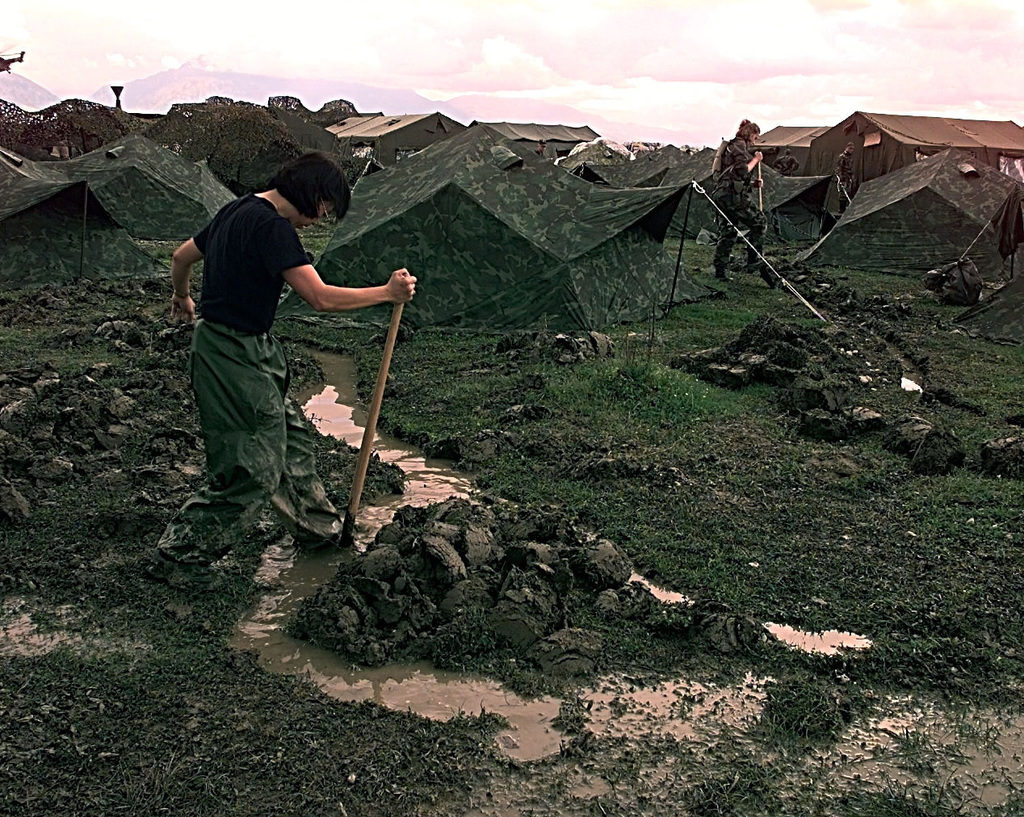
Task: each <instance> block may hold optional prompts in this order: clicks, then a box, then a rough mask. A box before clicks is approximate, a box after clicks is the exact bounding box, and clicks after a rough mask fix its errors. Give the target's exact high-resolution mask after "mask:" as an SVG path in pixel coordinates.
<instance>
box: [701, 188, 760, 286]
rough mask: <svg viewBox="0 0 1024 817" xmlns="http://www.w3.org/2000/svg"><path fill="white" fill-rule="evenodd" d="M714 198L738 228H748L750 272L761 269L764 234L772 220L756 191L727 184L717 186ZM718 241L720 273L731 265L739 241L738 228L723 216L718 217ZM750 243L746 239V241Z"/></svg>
mask: <svg viewBox="0 0 1024 817" xmlns="http://www.w3.org/2000/svg"><path fill="white" fill-rule="evenodd" d="M711 198H712V199H713V200H714V202H715V204H717V205H718V206H719V208H721V210H722V212H723V213H725V216H726V218H728V219H729V221H731V222H732V224H733V226H734V227H735V228H736V229H740V230H747V231H748V232H747V240H748V241H749V242H750V245H746V246H747V272H750V273H756V272H761V270H762V269H763V265H762V263H761V258H760V255H759V254H760V253H763V251H764V234H765V230H766V229H767V227H768V220H767V219H766V218H765V215H764V213H762V212H761V210H760V208H758V206H757V202H756V201H754V197H753V195H751V193H750V192H749V191H748V190H746V189H744V190H742V191H741V190H735V189H732V188H729V187H727V188H724V189H721V190H716V191H715V192H714V193H713V194H712V196H711ZM718 222H719V224H718V243H717V244H716V246H715V258H714V267H715V272H716V273H725V271H726V269H727V268H728V266H729V256H731V255H732V249H733V247H734V246H735V244H736V239H737V235H736V229H734V228H733V227H730V226H729V224H727V223H726V222H725V221H724V220H722V218H721V216H719V217H718ZM744 244H746V242H744Z"/></svg>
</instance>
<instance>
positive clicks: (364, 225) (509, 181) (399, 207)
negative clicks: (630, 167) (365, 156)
mask: <svg viewBox="0 0 1024 817" xmlns="http://www.w3.org/2000/svg"><path fill="white" fill-rule="evenodd" d="M682 193H683V190H682V189H681V188H655V189H650V190H612V189H609V188H605V187H598V186H595V185H592V184H588V183H587V182H584V181H582V180H581V179H577V178H576V177H575V176H572V175H570V174H568V173H565V172H564V171H562V170H560V169H558V168H557V167H555V166H554V165H553V164H552V163H551V162H548V161H545V160H543V159H541V158H540V157H538V156H536V154H535V153H534V152H533V150H532V148H531V147H530V146H528V145H520V144H518V143H515V142H511V141H508V140H506V139H504V138H502V136H501V135H500V134H499V133H497V132H496V131H494V130H491V129H489V128H486V127H482V126H478V127H474V128H470V129H468V130H466V131H465V132H464V133H461V134H459V135H458V136H454V137H452V138H451V139H448V140H445V141H444V142H440V143H438V144H436V145H433V146H432V147H430V148H427V149H426V150H424V151H422V152H421V153H418V154H416V155H415V156H412V157H410V158H408V159H406V160H405V161H403V162H402V163H401V164H400V165H398V166H397V167H395V168H392V169H389V170H386V171H384V172H381V173H376V174H374V175H372V176H367V177H365V178H364V179H363V180H362V181H360V182H359V184H358V185H357V187H356V189H355V193H354V196H353V200H352V207H351V209H350V210H349V213H348V215H346V216H345V218H344V219H343V220H342V221H341V222H340V223H339V225H338V228H337V231H336V232H335V234H334V235H333V237H332V238H331V240H330V242H329V243H328V245H327V249H326V250H325V251H324V254H323V256H322V258H321V259H320V260H319V261H318V263H317V269H318V270H319V271H320V273H321V275H322V276H323V277H324V278H325V280H327V281H328V282H330V283H334V284H343V285H352V286H360V285H365V284H376V283H380V282H382V281H383V280H385V279H386V278H387V275H388V274H389V273H390V272H391V270H393V269H396V268H399V267H403V266H404V267H408V268H409V269H410V270H411V271H412V272H413V273H414V274H415V275H416V276H417V278H418V279H419V284H418V285H417V295H416V298H415V300H414V301H413V302H412V303H410V304H409V305H408V307H407V308H406V311H405V313H404V316H403V321H404V320H408V322H409V323H411V324H412V325H415V326H440V327H458V328H464V329H473V330H512V329H526V328H539V327H546V328H548V329H552V330H579V329H596V328H600V327H605V326H609V325H611V324H613V323H616V322H620V321H632V320H638V319H641V318H645V317H649V316H650V315H651V313H652V309H660V307H662V306H664V305H665V304H666V302H667V301H668V299H669V296H670V293H671V292H672V286H673V273H674V265H673V262H672V258H671V256H670V254H669V253H667V252H666V251H665V248H664V246H663V244H662V240H663V238H664V236H665V230H666V228H667V226H668V223H669V221H670V219H671V217H672V213H673V212H674V210H675V208H676V206H677V205H678V203H679V199H680V196H681V195H682ZM705 293H706V290H705V289H704V288H703V287H701V286H699V285H697V284H694V283H693V282H691V281H689V280H687V279H685V277H684V278H683V279H682V280H679V281H677V282H676V285H675V296H676V298H675V299H676V300H677V301H684V300H695V299H697V298H699V297H701V296H702V295H703V294H705ZM304 311H308V310H306V309H305V305H304V304H303V303H302V302H301V301H299V300H298V299H297V298H296V297H295V296H294V295H292V296H290V297H289V298H286V299H285V303H284V304H283V305H282V310H281V313H280V314H282V315H286V314H295V313H300V312H304ZM382 311H383V310H380V309H378V310H377V314H376V315H375V316H374V315H373V314H372V313H371V314H370V317H371V318H373V317H376V318H377V319H380V318H381V317H382ZM367 312H371V311H370V310H367ZM406 316H407V317H406Z"/></svg>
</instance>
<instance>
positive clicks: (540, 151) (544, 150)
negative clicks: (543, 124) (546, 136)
mask: <svg viewBox="0 0 1024 817" xmlns="http://www.w3.org/2000/svg"><path fill="white" fill-rule="evenodd" d="M537 155H538V156H547V155H548V143H547V142H545V141H544V140H543V139H541V140H540V141H539V142H538V143H537Z"/></svg>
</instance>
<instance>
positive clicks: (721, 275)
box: [715, 268, 732, 281]
mask: <svg viewBox="0 0 1024 817" xmlns="http://www.w3.org/2000/svg"><path fill="white" fill-rule="evenodd" d="M715 278H716V279H718V280H719V281H731V280H732V278H730V277H729V276H728V275H726V273H725V270H724V269H717V268H716V269H715Z"/></svg>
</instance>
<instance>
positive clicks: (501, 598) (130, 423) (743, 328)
mask: <svg viewBox="0 0 1024 817" xmlns="http://www.w3.org/2000/svg"><path fill="white" fill-rule="evenodd" d="M701 252H702V248H697V247H693V248H689V252H688V262H689V263H691V264H692V265H693V266H695V267H697V268H698V269H699V268H700V266H701V263H700V262H701V261H702V260H703V261H704V262H705V263H706V260H707V259H702V256H701ZM785 270H786V272H787V274H788V275H789V276H790V278H791V280H792V281H793V283H794V286H795V287H797V288H798V289H799V291H800V292H801V293H802V294H803V295H804V296H805V297H807V298H808V299H809V300H810V301H811V302H812V303H813V304H814V305H815V306H816V307H817V308H818V309H819V310H821V311H822V313H823V314H824V315H825V316H827V317H828V321H827V322H822V321H819V320H818V319H817V318H815V317H814V315H813V314H811V313H810V312H809V311H808V310H807V309H806V307H805V306H804V305H802V304H801V303H800V302H799V301H798V300H797V299H796V298H794V297H792V295H791V294H789V293H787V292H786V291H785V290H768V289H767V288H766V287H764V285H763V284H762V283H761V282H760V280H759V279H744V278H742V277H739V278H738V279H737V280H735V281H733V282H730V283H729V284H727V285H726V288H725V290H724V291H723V293H722V295H721V297H718V298H715V299H711V300H709V301H707V302H705V303H702V304H698V305H679V306H676V307H674V308H673V309H672V311H671V313H670V314H669V315H668V316H666V317H664V318H663V319H661V320H659V321H656V322H655V323H653V324H651V325H650V326H633V327H616V328H613V329H610V330H608V333H607V335H601V336H590V335H586V334H583V333H576V334H572V333H570V334H569V335H566V336H562V337H559V336H556V335H554V334H551V333H523V334H520V335H514V336H503V337H496V336H495V337H480V336H468V335H445V334H443V333H435V332H420V333H415V334H405V335H404V336H403V338H402V339H401V341H400V343H399V345H398V347H397V349H396V351H395V357H394V361H393V363H392V378H391V381H390V383H389V387H388V391H387V393H386V395H385V401H384V406H383V409H382V415H381V427H382V428H383V429H385V430H387V431H388V432H389V433H391V434H393V435H394V436H396V437H400V438H402V439H405V440H408V441H410V442H413V443H415V444H416V445H420V446H422V447H423V448H424V450H425V451H427V452H428V453H430V454H432V455H433V456H442V457H446V458H449V459H451V460H453V461H454V462H455V464H456V465H457V466H458V467H460V468H462V469H464V470H466V471H468V472H470V473H472V474H473V475H474V476H475V478H476V483H477V486H478V489H479V491H478V494H477V496H476V497H474V501H473V502H464V501H458V502H449V503H446V504H444V505H440V506H437V507H432V508H428V509H408V510H407V511H403V512H400V513H399V515H398V517H397V518H396V521H395V522H394V523H393V524H391V525H390V526H388V527H386V528H385V529H383V530H382V531H381V532H380V533H379V534H378V535H377V537H376V538H375V540H374V541H373V542H372V543H371V545H370V547H369V549H368V551H367V553H366V554H365V555H360V556H353V558H352V559H351V560H349V561H346V562H344V563H343V565H342V567H341V568H340V569H339V570H338V572H337V575H336V576H334V577H332V578H331V579H330V580H329V581H326V582H325V584H324V586H323V587H322V588H321V590H320V592H319V593H317V594H316V595H315V596H313V597H311V598H310V599H309V600H308V602H307V603H306V604H304V605H303V607H302V609H301V611H300V612H299V614H298V615H297V616H296V617H295V619H294V621H292V622H291V623H290V625H289V626H290V629H291V631H292V633H293V634H294V635H297V636H299V637H301V638H303V639H308V640H309V641H310V642H312V643H314V644H319V645H321V646H324V647H327V648H329V649H331V650H334V651H336V652H337V653H338V654H339V655H341V656H343V657H344V658H345V659H346V660H348V661H351V662H352V664H354V665H362V666H372V665H376V664H382V663H387V662H391V661H413V660H417V661H422V660H426V661H429V662H431V663H433V664H434V665H436V666H438V667H440V668H446V669H454V670H466V671H471V672H474V673H478V674H480V675H482V676H483V677H487V678H491V679H495V680H497V681H499V682H500V683H502V684H503V685H505V686H506V688H507V689H509V690H510V692H515V693H516V694H518V695H521V696H530V695H554V696H557V697H558V698H560V699H561V700H562V706H561V708H560V711H559V715H558V718H557V719H556V720H555V722H554V723H552V725H551V728H552V729H554V730H556V731H557V732H558V733H559V734H560V736H561V737H560V743H561V750H560V751H559V752H558V753H556V754H552V755H550V756H548V757H545V758H542V759H540V760H535V761H529V762H522V761H517V760H514V759H512V758H510V757H509V755H508V754H507V753H506V752H503V751H502V747H501V745H500V742H499V741H497V740H496V737H495V736H496V735H497V734H498V733H499V732H500V731H501V729H502V727H503V725H504V724H503V723H502V722H501V718H500V716H497V715H495V714H492V713H486V712H485V713H483V714H471V715H461V716H457V717H454V718H452V719H451V720H448V721H444V722H441V721H435V720H430V719H427V718H424V717H421V716H418V715H416V714H414V713H411V712H405V711H396V710H395V709H392V708H387V707H384V706H381V705H378V704H375V703H366V702H364V703H344V702H339V701H336V700H332V699H331V697H330V696H328V695H327V694H325V693H324V692H323V691H322V690H321V689H319V688H317V687H316V686H315V684H313V683H312V682H311V681H309V680H305V679H302V678H301V677H300V678H296V677H289V676H281V675H271V674H268V673H267V672H266V671H264V669H262V668H261V667H260V666H259V665H258V662H257V660H256V657H255V655H254V654H252V653H248V652H239V651H237V650H235V649H232V648H231V647H230V646H229V644H228V641H229V638H230V634H231V632H232V630H233V628H234V626H235V624H236V622H237V621H238V620H239V618H240V617H241V616H242V615H243V614H244V613H245V611H246V610H247V609H249V607H250V606H251V605H252V604H254V603H255V602H256V601H257V600H258V598H259V596H260V592H261V589H260V587H258V585H257V583H256V582H255V581H254V575H255V573H256V570H257V568H258V565H259V564H260V558H261V554H262V553H263V552H264V551H265V550H266V549H267V548H268V547H269V546H270V545H271V544H272V543H275V542H277V541H279V540H280V537H281V533H282V531H281V529H280V527H279V526H278V524H277V523H276V521H275V520H274V519H273V517H271V516H269V515H268V516H267V517H265V518H264V519H263V520H261V523H260V525H259V526H258V527H257V528H256V529H255V530H253V531H252V533H251V535H250V536H249V537H248V539H247V541H246V543H245V545H244V547H242V548H240V549H239V550H237V551H236V552H235V553H233V554H232V555H231V556H230V557H229V558H228V560H227V561H226V563H225V565H224V567H225V570H226V572H227V574H228V576H229V583H228V587H227V588H226V589H225V590H224V591H222V592H220V593H219V594H216V595H208V594H202V593H199V592H191V591H185V590H172V589H170V588H167V587H164V586H161V585H154V584H152V583H149V582H147V581H145V580H143V579H142V578H141V571H140V564H141V561H142V559H143V558H144V556H145V555H146V554H147V553H148V551H149V549H150V548H151V547H152V546H153V543H154V542H155V539H156V537H157V536H158V535H159V532H160V530H161V529H162V527H163V525H164V523H165V522H166V521H167V519H168V518H169V516H170V514H171V513H172V512H173V510H174V508H175V507H177V505H178V504H180V502H181V501H183V499H184V498H185V497H186V496H187V495H188V493H189V492H190V490H191V489H192V488H193V487H194V486H196V485H197V484H199V481H200V480H201V478H202V466H203V460H202V447H201V442H200V440H199V437H198V428H197V425H196V417H195V412H194V407H193V404H192V401H191V395H190V393H189V389H188V384H187V381H186V379H185V367H184V363H185V357H186V352H187V345H188V337H189V332H188V330H187V329H184V328H181V327H171V326H169V325H168V324H167V322H166V320H165V311H166V300H167V296H168V291H169V289H168V288H169V284H168V282H167V281H162V280H161V281H141V282H138V281H137V282H88V283H85V284H82V285H78V286H73V287H62V288H44V289H41V290H33V291H17V292H7V293H3V294H2V295H0V347H2V350H3V359H4V364H3V367H2V374H0V395H2V399H0V448H2V451H3V459H2V462H3V471H2V475H0V536H2V537H3V553H4V562H3V565H2V566H0V592H2V597H3V610H2V618H0V624H2V628H3V629H2V640H0V652H2V654H3V661H2V662H0V718H2V724H3V729H2V730H0V813H4V814H12V815H13V814H19V815H34V814H38V815H43V814H46V815H50V814H83V815H85V814H103V815H106V814H155V813H168V814H197V815H198V814H203V815H206V814H239V815H256V814H259V815H263V814H267V815H273V814H282V815H293V814H325V815H326V814H348V815H357V814H364V815H378V814H379V815H413V814H422V815H428V814H439V815H527V814H535V815H556V814H559V815H560V814H580V815H584V814H586V815H590V814H621V815H636V814H650V815H660V814H666V815H667V814H694V815H721V814H735V815H756V814H766V815H776V814H793V815H796V814H801V815H802V814H839V815H889V814H895V815H901V814H907V815H946V814H950V815H952V814H986V815H1011V814H1018V813H1021V812H1024V795H1022V789H1024V774H1022V773H1021V754H1022V753H1024V741H1022V738H1021V732H1022V731H1024V727H1022V723H1024V721H1022V715H1021V712H1020V700H1021V681H1022V678H1024V662H1022V652H1021V650H1022V644H1024V620H1022V615H1021V611H1020V599H1021V597H1022V595H1021V594H1022V590H1024V586H1022V583H1024V579H1022V571H1021V567H1022V560H1024V556H1022V555H1021V553H1020V549H1021V521H1022V512H1021V503H1020V497H1021V495H1022V491H1021V484H1020V480H1021V476H1022V470H1021V450H1020V449H1021V442H1020V440H1021V437H1022V432H1021V430H1020V428H1021V418H1022V415H1024V406H1022V398H1021V394H1024V391H1022V390H1021V386H1022V385H1024V384H1022V383H1021V379H1022V376H1024V366H1022V365H1021V364H1022V363H1024V357H1022V354H1021V350H1020V349H1019V348H1017V347H1006V346H999V345H996V344H992V343H990V342H988V341H985V340H983V339H979V338H972V337H970V336H969V335H968V334H967V333H966V332H964V331H963V330H962V329H960V328H959V327H958V326H957V325H956V324H955V322H954V319H955V317H956V314H957V310H955V309H951V308H948V307H943V306H941V305H939V304H936V303H935V302H934V300H933V299H932V298H931V297H930V295H929V294H928V293H926V292H925V291H924V290H923V288H922V287H921V286H920V285H919V282H917V281H913V280H910V279H898V278H894V277H889V276H879V275H877V274H872V275H867V274H859V273H856V272H854V271H845V270H825V271H813V270H802V269H796V268H792V267H785ZM697 274H698V275H700V274H701V273H697ZM280 328H281V332H280V333H281V334H283V335H285V336H287V337H288V338H289V348H290V350H291V363H292V365H293V370H294V373H295V379H296V382H297V385H308V384H315V383H317V382H319V380H320V378H321V373H320V372H319V370H318V367H317V364H316V362H315V360H314V358H313V356H312V354H311V350H312V349H314V348H321V349H327V350H329V351H333V352H341V353H344V354H351V355H353V356H355V357H356V359H357V360H358V362H359V366H360V378H361V379H360V382H361V385H362V386H363V389H364V393H365V392H368V391H369V387H370V385H371V384H372V381H373V378H374V375H375V373H376V364H377V360H378V359H379V350H380V345H381V344H380V334H379V332H377V331H374V330H365V329H350V328H339V327H329V328H325V327H322V326H317V325H313V324H309V323H296V324H292V325H283V326H281V327H280ZM452 375H458V376H456V377H453V376H452ZM320 445H321V451H320V457H319V458H320V463H321V471H322V474H323V475H324V477H325V482H326V483H327V484H328V486H329V490H330V491H331V494H332V498H334V499H335V501H336V502H337V503H338V505H339V506H344V505H345V504H346V498H347V493H348V486H349V485H350V483H351V474H352V467H353V464H354V454H353V450H352V449H350V448H349V447H348V446H346V445H345V444H344V443H339V442H337V441H334V440H330V439H328V438H324V439H322V440H321V441H320ZM398 487H399V481H396V474H395V473H394V471H393V469H389V468H387V467H385V466H383V465H381V464H379V463H376V464H375V465H374V467H373V469H372V471H371V476H370V479H369V480H368V484H367V488H366V491H365V493H364V497H365V500H366V501H367V502H369V503H372V502H373V501H375V499H377V498H380V497H382V496H384V495H386V494H389V493H391V492H393V491H395V490H396V489H397V488H398ZM638 573H639V574H642V575H643V576H644V577H645V578H646V579H647V580H648V581H649V582H651V583H653V584H654V585H655V586H656V587H658V588H662V589H665V590H667V591H671V592H674V593H678V594H681V595H682V596H683V597H685V598H686V599H687V601H686V602H685V603H676V604H669V603H666V602H665V601H664V599H663V598H660V597H659V596H658V595H657V594H656V593H652V592H651V591H650V589H649V587H648V586H647V585H644V584H640V583H637V582H635V581H631V579H633V578H634V576H635V574H638ZM778 625H785V626H787V627H791V628H794V629H795V630H797V631H798V632H801V633H813V632H819V631H840V632H848V633H853V634H858V635H860V636H862V637H863V638H864V639H866V640H867V641H869V642H870V644H871V646H870V647H869V648H867V649H846V650H838V651H833V652H829V653H820V652H811V651H809V650H807V649H800V648H794V646H793V642H786V641H785V640H780V639H779V638H777V637H776V636H777V633H779V632H780V630H779V629H778ZM795 643H796V644H797V647H799V645H800V639H799V638H798V639H796V640H795ZM805 646H806V644H805Z"/></svg>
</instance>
